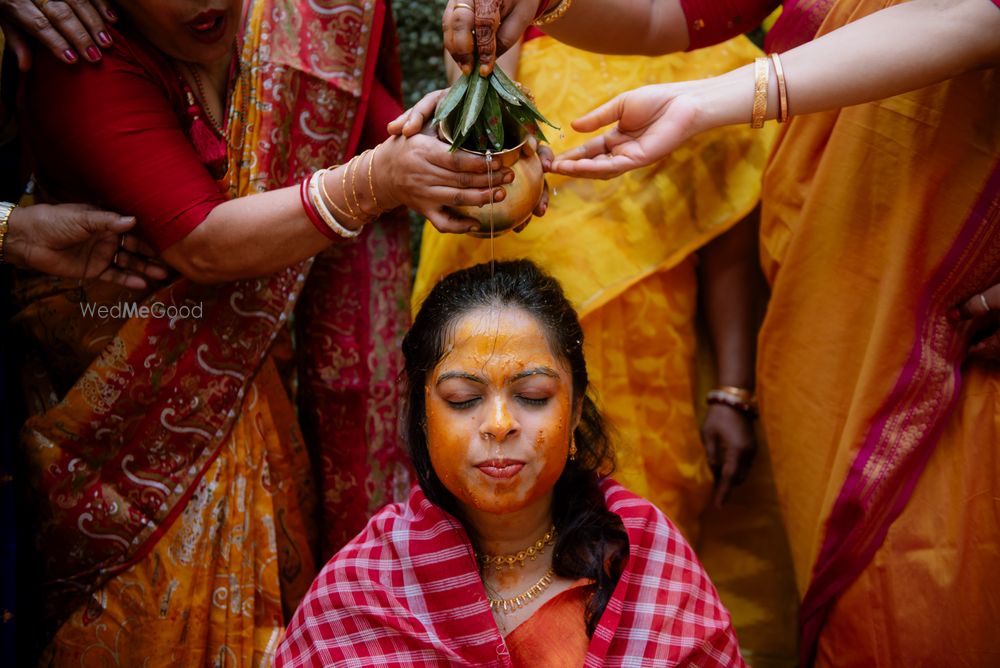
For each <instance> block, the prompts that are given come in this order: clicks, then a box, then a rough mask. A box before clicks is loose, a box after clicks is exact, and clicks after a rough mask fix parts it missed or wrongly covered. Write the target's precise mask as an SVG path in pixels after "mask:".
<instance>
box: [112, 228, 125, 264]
mask: <svg viewBox="0 0 1000 668" xmlns="http://www.w3.org/2000/svg"><path fill="white" fill-rule="evenodd" d="M123 250H125V235H124V234H119V235H118V248H116V249H115V254H114V256H113V257H112V258H111V264H113V265H114V266H116V267H117V266H118V254H119V253H121V252H122V251H123Z"/></svg>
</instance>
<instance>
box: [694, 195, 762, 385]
mask: <svg viewBox="0 0 1000 668" xmlns="http://www.w3.org/2000/svg"><path fill="white" fill-rule="evenodd" d="M758 216H759V210H755V211H753V212H752V213H751V214H750V215H749V216H747V217H746V218H745V219H743V220H742V221H741V222H740V223H738V224H737V225H736V226H734V227H733V228H732V229H730V230H729V231H728V232H726V233H725V234H723V235H722V236H720V237H719V238H717V239H715V240H713V241H712V242H711V243H709V244H708V245H707V246H705V247H704V248H703V249H702V250H701V251H700V252H699V258H700V266H699V272H698V274H699V293H700V299H699V301H700V302H701V308H702V313H703V315H704V318H705V323H706V324H707V326H708V330H709V336H710V337H711V339H712V348H713V350H714V352H715V365H716V380H717V383H718V384H719V385H726V386H730V387H741V388H746V389H751V390H752V389H753V386H754V358H755V352H756V341H757V324H758V316H759V310H760V304H761V301H762V297H761V292H762V285H763V277H762V276H761V275H760V268H759V266H758V264H757V225H758Z"/></svg>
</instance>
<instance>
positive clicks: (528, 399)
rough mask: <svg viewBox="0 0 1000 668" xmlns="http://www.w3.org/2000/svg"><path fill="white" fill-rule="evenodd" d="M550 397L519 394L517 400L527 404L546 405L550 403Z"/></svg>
mask: <svg viewBox="0 0 1000 668" xmlns="http://www.w3.org/2000/svg"><path fill="white" fill-rule="evenodd" d="M549 399H550V397H537V396H526V395H523V394H519V395H517V400H518V401H519V402H521V403H522V404H524V405H525V406H538V407H541V406H544V405H545V404H547V403H549Z"/></svg>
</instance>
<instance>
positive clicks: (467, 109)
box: [459, 68, 489, 134]
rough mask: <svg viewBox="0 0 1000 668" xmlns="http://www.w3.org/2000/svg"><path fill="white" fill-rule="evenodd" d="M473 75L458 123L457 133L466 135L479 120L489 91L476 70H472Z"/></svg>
mask: <svg viewBox="0 0 1000 668" xmlns="http://www.w3.org/2000/svg"><path fill="white" fill-rule="evenodd" d="M473 74H474V76H473V78H472V81H471V82H470V84H469V90H468V91H467V92H466V94H465V104H464V105H463V106H462V115H461V117H460V118H461V121H460V123H459V131H460V132H461V133H462V134H468V132H469V130H471V129H472V126H473V125H475V123H476V119H478V118H479V112H480V111H482V110H483V102H484V101H485V100H486V91H487V90H488V89H489V83H488V82H487V81H486V79H484V78H483V77H481V76H479V72H478V70H476V68H473Z"/></svg>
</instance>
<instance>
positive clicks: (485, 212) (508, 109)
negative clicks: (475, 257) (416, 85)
mask: <svg viewBox="0 0 1000 668" xmlns="http://www.w3.org/2000/svg"><path fill="white" fill-rule="evenodd" d="M538 121H541V122H544V123H547V124H548V125H550V126H551V125H552V123H549V121H548V120H546V119H545V117H544V116H542V114H541V112H539V111H538V109H536V108H535V105H534V103H533V102H532V100H531V96H530V95H529V94H528V93H527V92H526V91H525V90H524V89H523V88H522V87H521V86H520V85H519V84H517V83H515V82H513V81H511V80H510V79H509V78H508V77H507V75H506V74H504V73H503V70H501V69H500V68H499V67H494V69H493V72H492V73H491V74H490V75H488V76H487V77H483V76H480V74H479V69H478V68H477V67H473V69H472V71H471V72H470V73H469V74H465V75H463V76H462V77H461V78H460V79H459V80H458V81H456V82H455V84H454V85H453V86H452V87H451V89H450V90H449V91H448V93H447V94H446V95H445V96H444V97H443V98H441V100H440V102H438V106H437V110H436V112H435V114H434V122H435V123H437V131H438V137H439V138H441V140H442V141H446V142H448V143H450V144H451V149H452V150H453V151H456V150H458V151H467V152H470V153H475V154H478V155H481V156H483V160H484V161H486V160H488V156H495V157H498V158H499V159H500V162H501V164H502V166H503V167H509V168H511V170H512V171H513V172H514V181H513V182H512V183H510V184H509V185H507V186H505V187H504V190H505V197H504V199H503V200H502V201H500V202H495V203H492V204H487V205H485V206H482V207H474V206H463V207H454V210H455V211H456V212H457V213H460V214H461V215H463V216H468V217H470V218H474V219H475V220H477V221H479V224H480V228H479V230H477V231H473V232H469V234H471V235H473V236H476V237H484V238H488V237H491V236H496V235H498V234H502V233H504V232H506V231H507V230H510V229H513V228H515V227H517V226H518V225H520V224H522V223H524V222H525V221H527V220H528V219H529V218H530V217H531V213H532V211H534V209H535V207H536V206H537V205H538V203H539V202H540V201H541V198H542V195H543V193H544V191H545V179H544V177H543V175H542V162H541V159H540V158H539V157H538V152H537V150H535V148H536V145H537V144H536V143H535V142H534V140H533V139H531V140H529V137H531V135H534V136H535V137H537V138H538V139H540V140H542V141H544V140H545V135H544V134H542V131H541V130H540V129H539V127H538ZM552 127H555V126H552Z"/></svg>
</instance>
